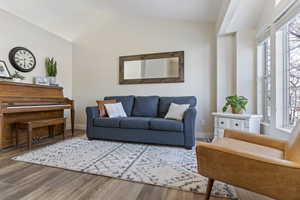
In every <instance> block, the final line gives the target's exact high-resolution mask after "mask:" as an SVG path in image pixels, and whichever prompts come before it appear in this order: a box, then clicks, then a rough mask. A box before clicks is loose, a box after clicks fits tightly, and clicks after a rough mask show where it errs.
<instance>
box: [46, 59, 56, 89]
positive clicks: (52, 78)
mask: <svg viewBox="0 0 300 200" xmlns="http://www.w3.org/2000/svg"><path fill="white" fill-rule="evenodd" d="M45 64H46V69H47V74H48V77H47V78H48V82H49V84H50V85H56V75H57V62H56V61H55V60H54V58H51V59H50V58H46V63H45Z"/></svg>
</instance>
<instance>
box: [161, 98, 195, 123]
mask: <svg viewBox="0 0 300 200" xmlns="http://www.w3.org/2000/svg"><path fill="white" fill-rule="evenodd" d="M171 103H176V104H190V107H195V106H196V104H197V99H196V97H194V96H185V97H160V98H159V106H158V116H159V117H162V118H164V117H165V116H166V114H167V112H168V110H169V107H170V104H171Z"/></svg>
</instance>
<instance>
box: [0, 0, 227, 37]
mask: <svg viewBox="0 0 300 200" xmlns="http://www.w3.org/2000/svg"><path fill="white" fill-rule="evenodd" d="M221 1H222V0H0V8H1V9H3V10H5V11H7V12H9V13H12V14H14V15H16V16H18V17H21V18H23V19H25V20H27V21H29V22H30V23H32V24H35V25H38V26H40V27H42V28H43V29H46V30H47V31H49V32H52V33H54V34H56V35H59V36H61V37H63V38H65V39H67V40H70V41H72V40H74V38H76V37H77V36H78V35H79V34H80V31H82V30H83V29H84V28H86V27H87V24H88V23H89V21H90V20H95V18H96V17H98V16H99V15H100V16H101V13H117V14H119V15H131V16H143V17H154V18H164V19H176V20H189V21H197V22H209V23H215V22H216V21H217V18H218V15H219V11H220V6H221Z"/></svg>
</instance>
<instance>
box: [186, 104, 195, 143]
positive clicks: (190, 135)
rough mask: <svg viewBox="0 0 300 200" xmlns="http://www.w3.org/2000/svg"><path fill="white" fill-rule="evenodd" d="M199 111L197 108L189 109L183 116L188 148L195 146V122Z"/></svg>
mask: <svg viewBox="0 0 300 200" xmlns="http://www.w3.org/2000/svg"><path fill="white" fill-rule="evenodd" d="M196 115H197V111H196V109H195V108H189V109H188V110H187V111H185V113H184V115H183V123H184V144H185V146H186V147H187V148H191V147H193V146H195V121H196Z"/></svg>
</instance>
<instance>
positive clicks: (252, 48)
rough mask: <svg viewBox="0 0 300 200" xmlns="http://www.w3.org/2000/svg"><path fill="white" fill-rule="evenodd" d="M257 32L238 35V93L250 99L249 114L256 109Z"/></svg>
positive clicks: (243, 32)
mask: <svg viewBox="0 0 300 200" xmlns="http://www.w3.org/2000/svg"><path fill="white" fill-rule="evenodd" d="M256 74H257V73H256V31H255V30H242V31H239V32H237V33H236V93H237V94H238V95H241V96H245V97H247V98H248V100H249V101H248V104H247V110H246V112H248V113H257V109H256V103H257V100H256V84H257V82H256Z"/></svg>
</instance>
